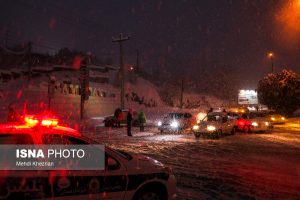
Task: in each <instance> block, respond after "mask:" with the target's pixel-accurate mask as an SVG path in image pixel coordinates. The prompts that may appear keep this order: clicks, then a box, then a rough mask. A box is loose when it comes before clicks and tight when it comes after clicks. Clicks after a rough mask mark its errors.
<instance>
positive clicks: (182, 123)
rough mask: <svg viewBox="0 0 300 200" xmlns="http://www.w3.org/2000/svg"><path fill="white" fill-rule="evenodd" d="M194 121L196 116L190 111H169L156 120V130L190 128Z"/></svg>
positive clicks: (175, 130) (170, 130) (168, 130)
mask: <svg viewBox="0 0 300 200" xmlns="http://www.w3.org/2000/svg"><path fill="white" fill-rule="evenodd" d="M195 123H196V117H194V116H193V115H192V114H191V113H180V112H176V113H169V114H167V115H166V116H165V117H164V118H163V120H162V121H159V122H158V124H157V125H158V130H160V132H161V133H163V132H180V131H184V130H188V129H191V128H192V126H193V124H195Z"/></svg>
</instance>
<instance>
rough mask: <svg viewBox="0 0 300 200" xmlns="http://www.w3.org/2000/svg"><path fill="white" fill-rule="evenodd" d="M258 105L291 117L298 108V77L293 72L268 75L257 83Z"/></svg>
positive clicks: (299, 83) (299, 78) (299, 79)
mask: <svg viewBox="0 0 300 200" xmlns="http://www.w3.org/2000/svg"><path fill="white" fill-rule="evenodd" d="M258 99H259V101H260V103H262V104H265V105H267V106H268V107H269V108H271V109H274V110H276V111H278V112H279V113H282V114H286V115H291V114H292V113H293V112H294V111H296V110H297V109H299V108H300V77H299V75H298V74H296V73H295V72H293V71H290V70H286V69H285V70H282V71H281V72H280V73H277V74H268V75H267V76H266V77H264V78H263V79H262V80H260V81H259V83H258Z"/></svg>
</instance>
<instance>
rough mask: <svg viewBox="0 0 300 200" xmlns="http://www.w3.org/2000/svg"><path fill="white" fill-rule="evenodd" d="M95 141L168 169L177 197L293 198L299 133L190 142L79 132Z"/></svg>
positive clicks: (150, 133) (299, 165)
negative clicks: (137, 154)
mask: <svg viewBox="0 0 300 200" xmlns="http://www.w3.org/2000/svg"><path fill="white" fill-rule="evenodd" d="M85 134H86V135H89V136H90V137H93V138H95V139H96V140H98V141H99V142H101V143H104V144H106V145H109V146H112V147H114V148H120V149H123V150H126V151H128V152H131V153H141V154H144V155H147V156H151V157H153V158H155V159H157V160H159V161H161V162H163V163H164V164H166V165H169V166H171V167H172V168H173V171H174V173H175V175H176V177H177V181H178V183H177V189H178V199H295V200H296V199H299V197H300V181H299V180H300V132H292V131H286V130H278V129H276V130H274V132H273V133H271V134H237V135H234V136H228V137H223V138H221V139H219V140H208V139H199V140H196V139H195V138H194V136H193V135H191V134H184V135H172V134H159V133H158V131H157V129H156V128H153V127H151V128H147V129H146V131H145V132H143V133H140V132H139V131H138V129H137V128H135V129H134V131H133V137H127V136H126V128H121V129H108V128H103V127H102V128H96V129H95V130H93V131H89V132H85Z"/></svg>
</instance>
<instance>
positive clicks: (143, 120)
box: [138, 110, 146, 132]
mask: <svg viewBox="0 0 300 200" xmlns="http://www.w3.org/2000/svg"><path fill="white" fill-rule="evenodd" d="M138 120H139V125H140V132H144V128H145V124H146V115H145V113H144V112H143V111H142V110H141V111H140V113H139V116H138Z"/></svg>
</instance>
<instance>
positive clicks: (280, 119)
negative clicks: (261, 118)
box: [267, 112, 286, 125]
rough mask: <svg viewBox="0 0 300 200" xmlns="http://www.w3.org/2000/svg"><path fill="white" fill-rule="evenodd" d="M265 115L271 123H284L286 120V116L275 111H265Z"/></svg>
mask: <svg viewBox="0 0 300 200" xmlns="http://www.w3.org/2000/svg"><path fill="white" fill-rule="evenodd" d="M267 117H268V118H269V120H270V122H271V123H272V125H273V124H284V123H285V122H286V117H285V116H283V115H281V114H278V113H275V112H269V113H267Z"/></svg>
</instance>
